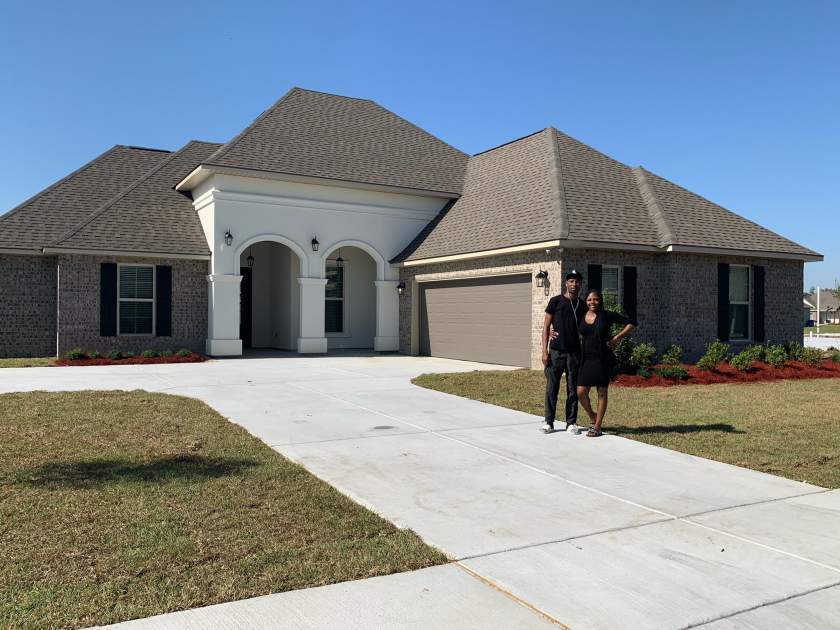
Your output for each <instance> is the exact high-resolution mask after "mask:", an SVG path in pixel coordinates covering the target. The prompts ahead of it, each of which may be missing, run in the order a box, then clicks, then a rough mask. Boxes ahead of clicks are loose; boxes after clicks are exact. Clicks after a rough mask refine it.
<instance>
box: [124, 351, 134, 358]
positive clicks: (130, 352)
mask: <svg viewBox="0 0 840 630" xmlns="http://www.w3.org/2000/svg"><path fill="white" fill-rule="evenodd" d="M122 355H123V359H130V358H131V357H133V356H134V351H132V350H123V353H122Z"/></svg>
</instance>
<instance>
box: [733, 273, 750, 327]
mask: <svg viewBox="0 0 840 630" xmlns="http://www.w3.org/2000/svg"><path fill="white" fill-rule="evenodd" d="M729 338H730V339H733V340H738V339H749V338H750V268H749V267H748V266H746V265H730V266H729Z"/></svg>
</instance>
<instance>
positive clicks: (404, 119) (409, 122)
mask: <svg viewBox="0 0 840 630" xmlns="http://www.w3.org/2000/svg"><path fill="white" fill-rule="evenodd" d="M324 93H325V92H321V94H324ZM334 96H335V95H334ZM341 98H352V97H348V96H343V97H341ZM358 100H362V101H367V102H368V103H373V104H374V105H376V106H377V107H378V108H380V109H381V110H383V111H384V112H386V113H388V114H391V116H393V117H394V118H399V119H400V120H401V121H403V122H404V123H406V124H407V125H410V126H412V127H414V128H415V129H416V130H417V131H420V132H422V133H425V134H426V135H427V136H429V137H430V138H434V139H435V140H437V141H438V142H440V143H441V144H444V145H446V146H448V147H449V148H450V149H452V150H453V151H457V152H458V153H460V154H461V155H463V156H464V157H466V158H469V157H470V154H469V153H464V152H463V151H461V149H459V148H458V147H453V146H452V145H451V144H449V143H448V142H446V141H445V140H441V139H440V138H438V137H437V136H436V135H435V134H433V133H432V132H430V131H426V130H425V129H423V127H420V126H419V125H415V124H414V123H413V122H411V121H410V120H408V119H406V118H403V117H402V116H400V115H399V114H397V113H396V112H392V111H391V110H390V109H388V108H387V107H385V106H384V105H380V104H379V103H377V102H376V101H373V100H371V99H358ZM464 168H466V166H465V167H464Z"/></svg>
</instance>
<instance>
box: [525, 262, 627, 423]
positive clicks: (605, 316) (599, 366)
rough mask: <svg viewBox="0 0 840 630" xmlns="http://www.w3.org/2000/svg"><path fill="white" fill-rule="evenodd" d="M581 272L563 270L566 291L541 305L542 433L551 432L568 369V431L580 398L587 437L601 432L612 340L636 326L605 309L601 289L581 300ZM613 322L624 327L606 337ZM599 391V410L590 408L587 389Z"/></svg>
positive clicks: (575, 417)
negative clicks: (544, 383)
mask: <svg viewBox="0 0 840 630" xmlns="http://www.w3.org/2000/svg"><path fill="white" fill-rule="evenodd" d="M582 284H583V276H582V275H581V274H580V273H579V272H578V271H576V270H574V269H573V270H572V271H570V272H569V273H567V274H566V291H565V292H564V293H562V294H561V295H556V296H554V297H553V298H551V300H549V302H548V306H547V307H546V309H545V319H544V320H543V332H542V362H543V365H544V366H545V377H546V385H545V423H544V424H543V425H542V431H543V433H551V432H553V431H554V418H555V415H556V411H557V394H558V392H559V390H560V379H561V378H562V376H563V374H564V373H565V374H566V430H567V431H570V432H571V433H575V434H577V433H579V429H578V427H577V415H578V400H580V403H581V405H583V409H584V411H586V414H587V415H588V416H589V419H590V420H591V421H592V426H591V427H590V428H589V430H588V431H587V433H586V435H587V436H589V437H598V436H600V435H601V424H602V423H603V421H604V414H605V413H606V411H607V392H608V387H609V384H610V379H611V377H612V374H613V366H614V361H615V355H613V353H612V350H613V348H615V346H616V344H617V343H618V342H619V341H620V340H621V339H622V338H623V337H625V336H626V335H628V334H630V332H631V331H632V330H633V329H634V328H635V327H636V325H637V324H636V322H635V321H634V320H632V319H630V318H629V317H625V316H624V315H622V314H621V313H616V312H613V311H607V310H604V299H603V296H602V295H601V292H600V291H597V290H591V291H588V292H587V293H586V294H585V296H584V298H583V299H581V292H580V289H581V286H582ZM613 324H622V325H623V326H624V328H623V329H622V330H621V332H619V333H618V334H617V335H616V336H615V337H611V336H610V328H611V327H612V326H613ZM592 387H596V388H597V390H598V411H597V412H595V411H593V410H592V403H591V402H590V400H589V390H590V389H591V388H592Z"/></svg>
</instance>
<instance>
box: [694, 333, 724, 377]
mask: <svg viewBox="0 0 840 630" xmlns="http://www.w3.org/2000/svg"><path fill="white" fill-rule="evenodd" d="M727 352H729V344H727V343H723V342H722V341H720V340H718V339H715V340H714V341H713V342H711V343H709V344H707V345H706V352H705V354H703V356H702V357H700V360H699V361H698V362H697V367H698V368H700V369H701V370H714V369H717V366H719V365H720V364H721V363H723V362H724V361H725V360H726V353H727Z"/></svg>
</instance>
